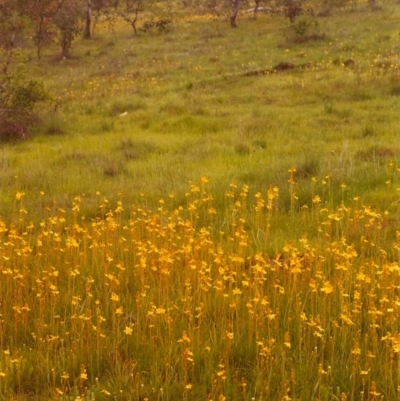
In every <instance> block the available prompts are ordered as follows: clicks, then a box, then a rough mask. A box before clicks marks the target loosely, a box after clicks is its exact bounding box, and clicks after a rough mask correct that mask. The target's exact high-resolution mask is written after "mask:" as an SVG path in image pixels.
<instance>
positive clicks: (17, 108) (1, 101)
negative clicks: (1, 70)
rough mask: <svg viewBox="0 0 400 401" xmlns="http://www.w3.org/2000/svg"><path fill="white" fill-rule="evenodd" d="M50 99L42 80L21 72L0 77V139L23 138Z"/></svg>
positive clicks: (37, 119)
mask: <svg viewBox="0 0 400 401" xmlns="http://www.w3.org/2000/svg"><path fill="white" fill-rule="evenodd" d="M49 101H50V96H49V94H48V93H47V92H46V90H45V88H44V85H43V83H42V82H39V81H35V80H32V79H27V78H25V77H24V76H22V75H21V74H15V75H4V76H2V77H1V78H0V140H10V139H25V138H26V137H27V136H28V135H29V133H30V132H31V129H32V128H33V126H34V125H35V124H36V123H37V122H38V121H39V120H40V118H39V114H40V110H41V109H40V106H41V105H44V104H46V103H47V102H49Z"/></svg>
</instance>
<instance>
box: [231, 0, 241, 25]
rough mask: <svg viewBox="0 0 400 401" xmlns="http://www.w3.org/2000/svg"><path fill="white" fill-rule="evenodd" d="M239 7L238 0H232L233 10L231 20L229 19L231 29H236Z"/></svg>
mask: <svg viewBox="0 0 400 401" xmlns="http://www.w3.org/2000/svg"><path fill="white" fill-rule="evenodd" d="M239 7H240V0H234V3H233V10H232V14H231V18H230V20H231V27H232V28H236V27H237V25H236V17H237V15H238V12H239Z"/></svg>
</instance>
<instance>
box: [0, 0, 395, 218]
mask: <svg viewBox="0 0 400 401" xmlns="http://www.w3.org/2000/svg"><path fill="white" fill-rule="evenodd" d="M357 10H358V11H355V12H350V11H342V12H336V14H334V15H332V16H331V17H329V18H319V19H318V23H319V32H318V35H317V36H318V37H320V38H321V40H315V41H313V40H310V41H305V42H304V43H297V42H301V40H299V38H298V37H296V35H294V34H293V32H292V31H291V30H290V28H289V27H288V22H287V21H286V20H285V19H284V18H283V16H281V15H266V16H260V18H259V19H258V20H257V21H253V20H252V19H251V18H250V17H247V16H246V17H242V19H241V20H240V27H239V29H236V30H234V29H230V28H229V26H228V24H226V22H224V21H218V20H205V21H204V20H201V21H198V20H196V19H195V18H193V21H190V20H187V21H186V20H183V21H180V20H178V21H177V22H175V23H173V24H172V26H171V28H172V31H171V32H170V33H168V34H160V33H158V32H157V31H153V32H152V33H145V32H140V34H139V35H138V37H134V36H133V32H131V31H130V30H129V27H128V26H125V25H123V23H122V22H121V23H119V24H117V26H116V27H115V30H114V32H110V31H108V30H106V29H100V28H101V27H98V28H96V33H95V36H94V39H93V40H91V41H83V42H80V41H78V42H76V43H75V48H74V49H73V51H72V54H73V56H74V58H72V59H68V60H61V61H60V60H58V59H56V55H57V53H58V49H57V48H56V47H54V48H52V49H49V50H48V51H47V54H45V57H44V59H43V61H42V62H41V63H40V65H38V66H36V65H35V61H34V58H33V59H32V70H33V71H36V73H37V74H38V76H40V77H42V78H44V80H45V82H46V85H47V87H48V88H50V89H51V91H52V92H53V94H54V95H55V97H59V99H60V102H61V108H60V109H59V110H58V111H57V112H56V113H51V114H50V115H49V116H48V119H47V122H46V125H45V127H43V128H42V130H41V132H40V133H39V134H38V135H37V136H35V137H34V138H33V139H31V140H29V141H26V142H25V143H17V144H2V152H1V166H2V168H1V173H0V174H1V177H0V178H1V182H2V183H3V185H2V187H3V188H4V189H6V190H3V191H2V193H1V198H0V205H1V211H2V216H3V217H4V218H5V219H7V220H8V219H9V218H10V213H11V211H12V207H13V206H12V205H13V197H14V194H15V192H17V191H23V192H25V193H26V205H27V206H28V207H29V206H30V205H32V208H33V209H36V210H35V211H34V213H35V214H36V215H37V218H38V219H40V218H41V213H40V210H37V208H36V207H35V204H36V202H37V198H38V194H39V192H40V191H43V192H44V195H43V196H42V197H41V199H42V202H43V204H46V205H52V204H57V205H59V206H62V207H63V206H68V205H71V202H72V199H73V198H74V197H75V196H76V195H80V196H83V195H84V196H85V197H86V198H88V205H90V204H91V203H92V202H93V199H95V197H96V195H95V194H96V192H97V191H99V192H100V193H102V194H107V196H108V197H110V199H112V200H115V199H116V197H117V194H118V193H120V192H122V193H123V197H124V199H125V200H126V201H127V202H129V203H132V202H137V201H138V200H139V199H140V197H141V194H142V193H143V194H146V195H147V197H148V198H147V199H148V202H149V203H150V204H153V205H154V204H156V203H157V201H158V199H159V198H160V197H165V196H167V195H169V194H170V193H171V192H174V193H175V196H176V197H177V198H179V199H182V198H183V195H184V192H185V189H186V187H187V184H188V182H189V181H193V180H197V179H199V177H201V176H202V175H207V176H208V177H210V180H211V185H212V186H213V187H214V188H215V190H216V192H217V193H216V194H215V196H217V197H218V198H219V199H222V198H223V194H224V191H225V190H226V189H227V188H228V186H229V184H230V183H231V182H232V181H235V182H236V183H237V184H239V185H241V184H244V183H245V184H247V185H249V186H250V190H251V191H252V192H254V191H258V190H265V189H267V188H268V187H269V186H270V185H280V186H281V185H282V184H284V183H285V182H286V180H287V175H288V173H287V172H288V170H289V168H291V167H296V168H297V170H298V178H299V180H298V181H299V182H298V187H299V189H298V190H299V192H307V191H308V186H309V184H308V182H307V181H309V179H310V178H311V177H315V178H316V179H317V182H318V183H319V182H320V181H321V179H322V178H323V177H325V176H326V175H328V174H329V175H330V177H331V179H332V181H333V182H334V183H335V184H339V185H340V184H342V183H346V185H347V192H348V194H349V195H350V196H353V195H354V194H357V195H360V194H362V195H363V196H365V197H366V198H367V199H368V201H369V202H371V203H373V204H374V205H378V203H379V204H380V205H382V206H384V207H389V206H390V205H391V203H392V202H393V201H394V198H393V196H394V195H393V194H396V192H395V191H392V192H391V193H390V194H389V193H388V191H387V185H386V184H385V182H386V181H388V179H390V178H392V177H393V174H394V173H395V172H396V166H397V161H398V158H399V146H398V143H400V142H399V136H398V135H399V119H398V110H399V99H400V98H399V92H400V78H399V46H400V44H399V30H398V15H399V10H398V5H396V4H394V3H390V2H389V4H387V5H385V7H383V8H382V10H378V11H375V12H371V11H368V9H367V8H365V6H362V5H360V6H359V8H358V9H357ZM144 18H147V17H144ZM300 39H301V38H300ZM32 57H34V52H32ZM345 61H347V63H349V65H348V66H345V65H344V64H343V63H344V62H345ZM288 62H289V63H293V64H294V65H295V66H296V68H295V69H293V70H288V71H284V72H278V73H273V72H270V71H272V70H273V68H274V67H275V66H276V65H278V64H280V63H288ZM258 71H264V72H266V74H265V75H263V74H260V75H252V74H251V73H252V72H258ZM247 73H250V74H248V75H249V76H246V74H247ZM390 162H392V163H393V164H392V165H391V166H389V163H390ZM306 198H307V195H306V194H304V197H302V198H301V199H300V202H306V201H307V199H306ZM395 199H397V198H395ZM91 212H92V213H95V212H96V211H95V210H92V211H91Z"/></svg>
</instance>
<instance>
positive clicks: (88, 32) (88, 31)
mask: <svg viewBox="0 0 400 401" xmlns="http://www.w3.org/2000/svg"><path fill="white" fill-rule="evenodd" d="M91 25H92V0H86V25H85V33H84V34H83V37H84V39H90V38H91V37H92V33H91Z"/></svg>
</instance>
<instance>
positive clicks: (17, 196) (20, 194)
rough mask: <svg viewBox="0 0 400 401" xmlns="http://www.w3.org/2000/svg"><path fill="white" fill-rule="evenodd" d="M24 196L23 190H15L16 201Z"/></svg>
mask: <svg viewBox="0 0 400 401" xmlns="http://www.w3.org/2000/svg"><path fill="white" fill-rule="evenodd" d="M24 196H25V192H17V193H16V194H15V199H16V200H17V201H20V200H21V199H22V198H23V197H24Z"/></svg>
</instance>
